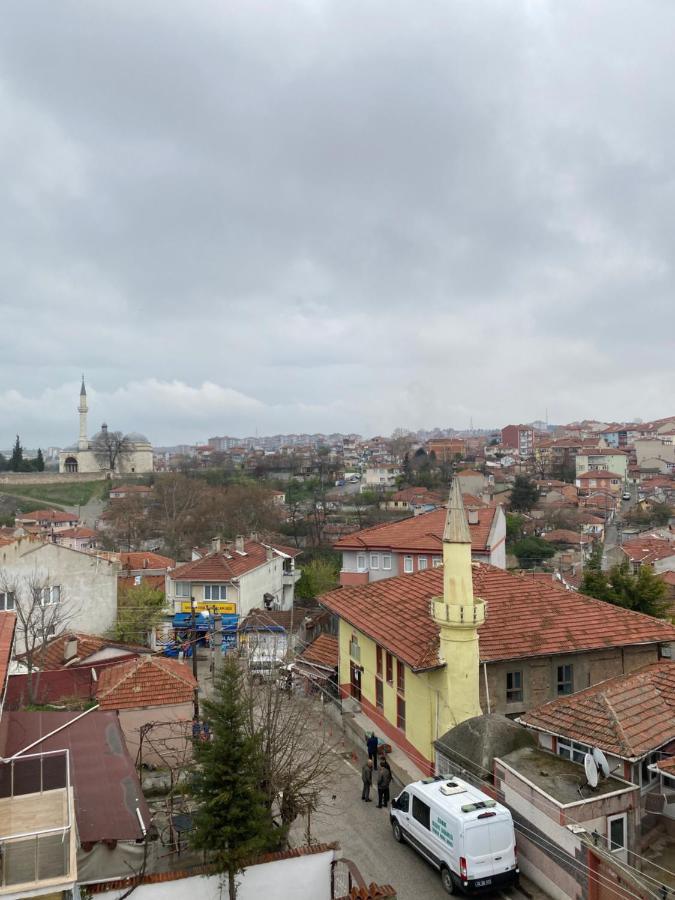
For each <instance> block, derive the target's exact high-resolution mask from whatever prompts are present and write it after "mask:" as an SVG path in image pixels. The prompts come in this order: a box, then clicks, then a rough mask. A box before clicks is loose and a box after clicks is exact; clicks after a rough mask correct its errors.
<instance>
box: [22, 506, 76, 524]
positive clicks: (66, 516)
mask: <svg viewBox="0 0 675 900" xmlns="http://www.w3.org/2000/svg"><path fill="white" fill-rule="evenodd" d="M16 521H17V522H43V521H47V522H77V521H78V517H77V516H76V515H75V513H65V512H61V510H60V509H36V510H33V512H30V513H21V514H20V515H18V516H16Z"/></svg>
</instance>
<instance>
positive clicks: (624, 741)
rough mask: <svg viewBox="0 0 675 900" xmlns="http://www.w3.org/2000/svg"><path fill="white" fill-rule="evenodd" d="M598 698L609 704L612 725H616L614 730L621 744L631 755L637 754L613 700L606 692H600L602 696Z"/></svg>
mask: <svg viewBox="0 0 675 900" xmlns="http://www.w3.org/2000/svg"><path fill="white" fill-rule="evenodd" d="M598 699H599V700H600V701H601V702H603V703H604V704H605V705H606V706H607V709H608V710H609V713H610V716H611V722H612V725H613V726H614V730H615V732H616V734H617V736H618V738H619V746H620V747H622V748H623V749H624V750H625V751H626V752H627V753H629V754H630V755H631V756H635V753H634V751H633V747H632V746H631V744H630V742H629V740H628V736H627V735H626V732H625V730H624V728H623V725H622V724H621V722H620V721H619V717H618V715H617V713H616V710H615V709H614V706H613V705H612V702H611V700H610V699H609V697H608V696H607V694H606V693H604V692H601V693H600V696H599V698H598Z"/></svg>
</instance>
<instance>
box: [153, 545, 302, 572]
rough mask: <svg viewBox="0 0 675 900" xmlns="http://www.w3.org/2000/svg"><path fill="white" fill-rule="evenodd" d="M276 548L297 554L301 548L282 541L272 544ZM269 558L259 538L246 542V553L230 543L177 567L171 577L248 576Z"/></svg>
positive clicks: (283, 552) (291, 554)
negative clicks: (283, 543) (286, 545)
mask: <svg viewBox="0 0 675 900" xmlns="http://www.w3.org/2000/svg"><path fill="white" fill-rule="evenodd" d="M270 546H271V547H272V549H273V550H276V551H277V552H278V553H282V554H285V555H286V556H291V557H295V556H297V555H298V554H299V553H300V550H298V549H297V548H294V547H284V546H282V545H281V544H276V543H275V544H274V545H270ZM266 560H267V546H266V545H265V544H262V543H260V542H259V541H245V542H244V555H243V556H242V555H241V554H240V553H237V551H236V550H235V549H234V546H233V545H228V546H227V547H224V548H223V549H222V550H220V551H218V552H217V553H209V554H207V555H206V556H204V557H203V558H202V559H196V560H194V561H193V562H189V563H185V564H184V565H182V566H178V568H177V569H174V570H173V572H170V573H169V577H170V578H171V579H173V580H174V581H185V580H188V579H189V580H191V581H216V582H217V581H229V580H230V579H231V578H236V577H238V576H240V575H245V574H246V573H247V572H250V571H251V570H252V569H257V568H258V566H262V565H264V563H265V562H266Z"/></svg>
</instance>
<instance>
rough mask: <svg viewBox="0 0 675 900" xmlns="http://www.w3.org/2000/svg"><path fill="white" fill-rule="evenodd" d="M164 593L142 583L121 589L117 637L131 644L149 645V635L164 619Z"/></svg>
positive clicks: (116, 628) (118, 600)
mask: <svg viewBox="0 0 675 900" xmlns="http://www.w3.org/2000/svg"><path fill="white" fill-rule="evenodd" d="M163 612H164V591H162V590H160V589H159V588H153V587H151V586H150V585H148V584H144V583H143V582H141V583H140V584H138V585H129V586H126V587H122V588H120V589H119V591H118V593H117V622H116V624H115V637H116V639H117V640H118V641H123V642H126V643H131V644H147V643H148V640H147V636H148V634H149V633H150V632H151V631H153V630H154V629H155V627H156V626H157V625H159V623H160V622H161V621H162V619H163V618H164V615H163Z"/></svg>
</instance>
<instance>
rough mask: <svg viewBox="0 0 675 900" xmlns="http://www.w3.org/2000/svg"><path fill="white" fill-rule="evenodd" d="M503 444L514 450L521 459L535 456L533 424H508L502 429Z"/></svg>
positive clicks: (506, 447)
mask: <svg viewBox="0 0 675 900" xmlns="http://www.w3.org/2000/svg"><path fill="white" fill-rule="evenodd" d="M501 445H502V447H504V448H505V449H508V450H514V451H515V452H516V454H517V455H518V456H519V457H520V459H529V458H530V457H532V456H534V428H533V427H532V426H531V425H506V426H505V427H504V428H502V431H501Z"/></svg>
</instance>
